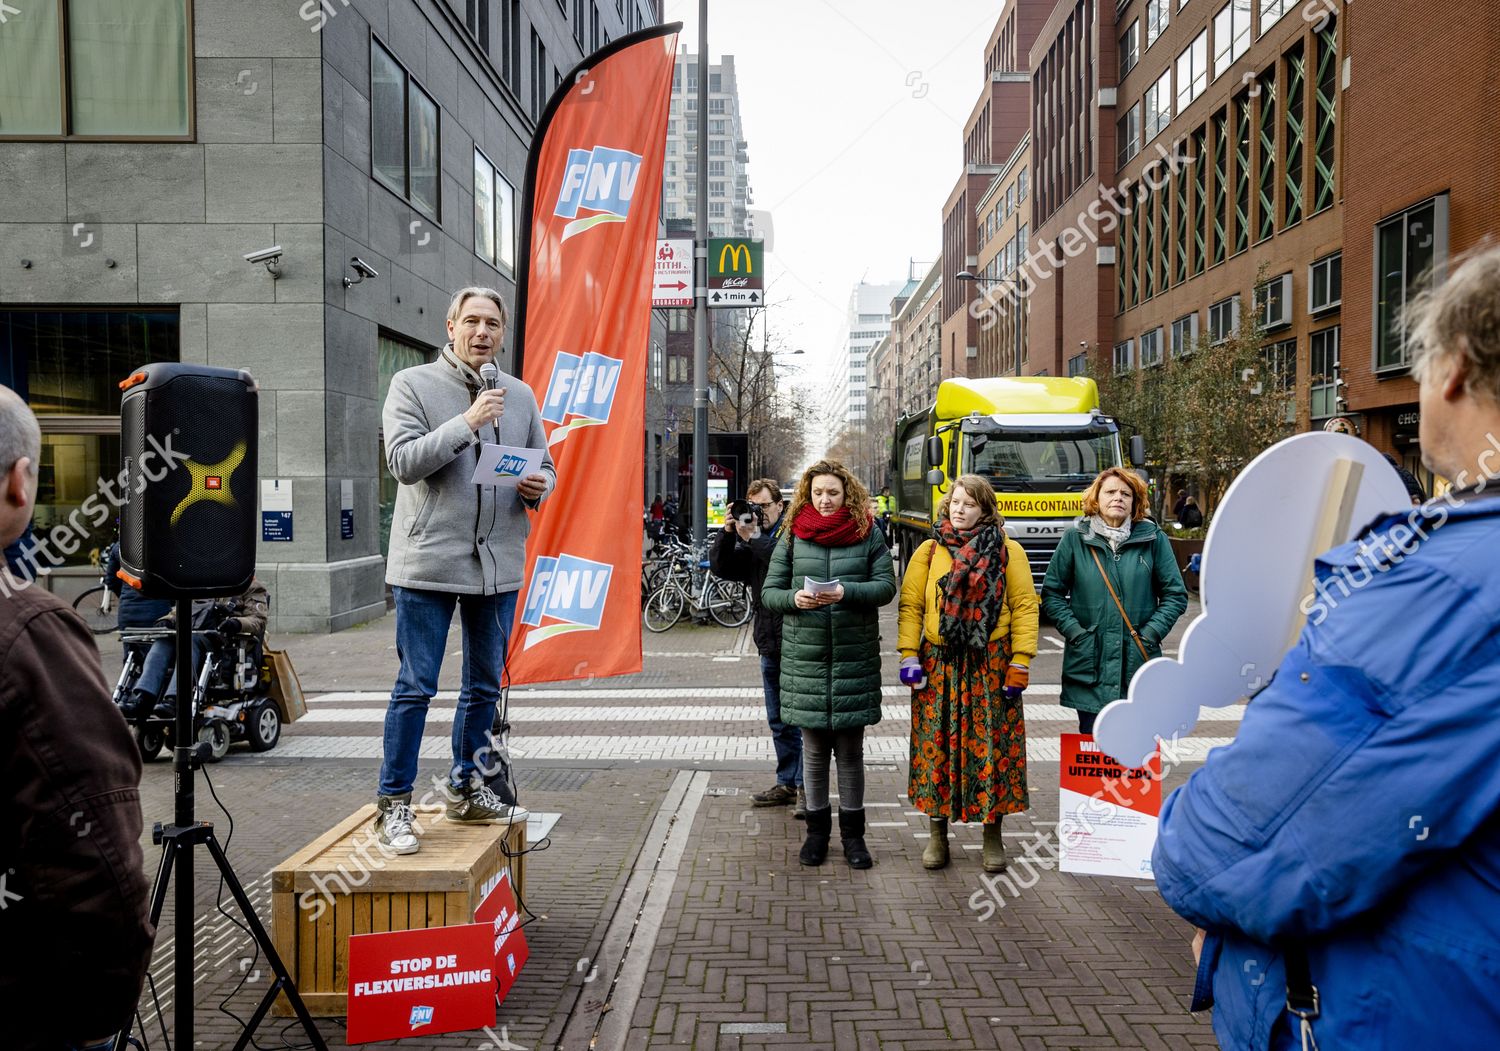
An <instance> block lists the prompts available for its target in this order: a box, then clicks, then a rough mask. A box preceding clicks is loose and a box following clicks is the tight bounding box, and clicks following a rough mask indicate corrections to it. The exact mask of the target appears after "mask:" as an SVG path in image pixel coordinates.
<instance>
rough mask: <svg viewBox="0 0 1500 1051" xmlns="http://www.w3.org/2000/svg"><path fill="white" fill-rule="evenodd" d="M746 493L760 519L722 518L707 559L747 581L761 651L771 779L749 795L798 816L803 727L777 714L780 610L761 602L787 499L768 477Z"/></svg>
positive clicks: (801, 813) (802, 796) (803, 796)
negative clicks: (772, 770)
mask: <svg viewBox="0 0 1500 1051" xmlns="http://www.w3.org/2000/svg"><path fill="white" fill-rule="evenodd" d="M745 495H746V497H747V499H748V502H749V504H750V506H751V509H752V510H753V511H754V512H755V514H756V515H758V516H759V522H757V523H752V524H751V525H745V524H744V523H743V522H740V521H738V520H736V519H734V518H730V519H729V521H727V522H725V523H724V528H723V530H721V531H720V532H719V533H718V534H717V535H716V536H715V537H714V542H713V546H711V547H710V548H709V551H708V564H709V568H710V569H712V570H713V571H714V573H716V574H718V575H719V576H721V577H723V578H724V579H725V580H738V581H740V582H741V583H743V584H748V585H749V586H750V602H751V609H752V610H753V614H754V617H755V620H754V625H753V627H752V629H751V630H752V633H753V634H754V636H755V648H756V650H758V651H759V653H760V677H761V684H762V686H764V688H765V693H766V722H767V723H769V724H770V726H771V743H772V745H773V746H774V747H775V749H776V783H775V784H774V785H772V786H771V787H770V788H768V789H766V790H765V791H764V792H757V793H755V794H754V795H753V796H751V797H750V801H751V802H752V803H753V804H754V805H755V806H758V807H769V806H786V805H787V804H788V803H796V804H797V807H796V810H795V811H794V815H793V816H795V817H797V818H799V819H801V818H804V817H806V816H807V792H806V790H805V789H804V788H803V785H802V733H801V731H799V730H798V729H797V728H796V727H794V726H788V725H787V724H786V723H784V722H782V719H781V614H780V613H776V612H773V611H772V610H769V609H766V607H765V605H764V604H763V603H762V602H761V588H762V586H763V585H764V583H765V579H766V570H768V569H770V567H771V554H772V553H773V552H774V551H775V550H776V541H777V540H779V539H780V538H781V526H782V522H781V512H782V510H783V509H784V508H785V507H786V504H785V502H783V500H782V499H781V487H780V486H779V485H778V484H777V483H776V482H775V481H773V480H772V479H770V478H758V479H756V480H755V481H753V482H751V483H750V488H749V490H748V491H747V492H746V494H745Z"/></svg>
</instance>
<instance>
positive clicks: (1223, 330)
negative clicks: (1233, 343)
mask: <svg viewBox="0 0 1500 1051" xmlns="http://www.w3.org/2000/svg"><path fill="white" fill-rule="evenodd" d="M1239 331H1240V297H1239V296H1230V297H1229V298H1228V299H1221V300H1219V301H1218V302H1217V303H1214V304H1213V305H1211V306H1210V307H1209V308H1208V341H1209V343H1211V344H1213V345H1214V346H1217V345H1218V344H1220V343H1223V342H1225V341H1226V340H1228V339H1230V338H1232V337H1234V336H1236V335H1238V334H1239Z"/></svg>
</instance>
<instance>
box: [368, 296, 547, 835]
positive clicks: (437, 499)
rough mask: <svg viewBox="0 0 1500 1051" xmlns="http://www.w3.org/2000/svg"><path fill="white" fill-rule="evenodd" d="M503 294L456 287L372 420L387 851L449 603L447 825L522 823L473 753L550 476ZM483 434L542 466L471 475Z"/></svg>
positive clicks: (482, 736) (405, 818)
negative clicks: (452, 643)
mask: <svg viewBox="0 0 1500 1051" xmlns="http://www.w3.org/2000/svg"><path fill="white" fill-rule="evenodd" d="M505 323H506V310H505V301H504V300H502V299H501V298H500V293H498V292H496V291H495V290H494V289H491V288H477V287H476V288H465V289H462V290H460V291H459V293H458V294H457V295H455V296H454V297H453V302H452V304H451V305H450V306H449V307H448V338H449V340H450V342H449V343H448V345H447V346H446V347H444V348H443V352H442V354H441V355H439V356H438V359H437V360H436V361H433V362H429V363H428V364H426V365H417V366H415V367H414V368H409V369H403V370H402V371H400V372H398V373H396V375H395V376H394V377H393V378H392V379H391V389H390V393H389V394H388V395H387V396H386V400H385V410H384V414H383V416H382V421H383V426H384V433H385V455H386V463H387V465H388V466H389V467H390V471H391V474H392V475H394V476H395V478H396V481H397V482H398V483H399V488H398V489H397V491H396V509H395V513H394V515H393V516H392V519H391V537H390V557H389V560H388V561H387V563H386V578H385V579H386V582H387V583H389V584H390V585H391V586H392V588H393V589H394V591H395V595H396V650H397V653H398V655H399V658H400V662H401V668H400V671H399V672H398V673H397V675H396V685H395V686H394V688H392V690H391V701H390V705H389V706H388V707H387V708H386V713H385V748H384V750H385V758H384V761H383V762H382V763H381V767H380V787H379V796H378V799H377V807H378V813H377V816H376V819H375V822H376V828H377V830H378V833H379V838H380V841H381V843H382V844H384V845H385V846H386V848H387V849H389V850H390V851H392V852H393V853H397V854H412V853H415V852H416V851H417V850H418V849H419V848H420V843H419V841H418V838H417V837H418V835H419V833H420V831H421V830H420V828H418V827H416V826H415V824H414V822H413V814H412V809H411V793H412V785H413V783H414V782H415V781H416V776H417V758H418V754H419V752H420V750H421V745H422V731H423V728H424V726H425V725H426V722H427V708H428V705H429V704H430V703H431V701H432V697H433V695H434V694H435V693H436V692H437V686H438V672H439V671H440V670H441V668H442V664H443V651H444V649H445V648H446V642H447V638H448V628H449V626H450V625H451V624H452V622H453V608H454V606H457V607H458V612H459V618H460V623H461V624H462V629H463V662H464V663H463V682H462V685H461V687H460V689H459V694H458V710H457V711H456V712H455V713H454V718H453V765H452V767H451V768H450V770H449V774H448V797H449V798H448V810H447V818H448V820H449V821H458V822H469V823H474V824H497V823H506V822H510V821H512V820H525V812H524V811H521V810H520V809H519V808H517V807H512V806H507V805H506V804H505V803H504V802H503V801H502V800H501V799H500V798H499V797H498V796H497V795H495V793H494V792H492V791H491V790H490V789H489V788H487V787H485V785H484V780H483V777H482V776H480V773H479V771H478V769H477V766H476V763H475V756H476V755H477V754H479V753H480V752H482V751H483V750H484V749H485V748H486V746H487V745H488V743H489V742H488V738H487V733H488V731H489V730H490V726H491V722H492V720H493V717H494V713H495V705H496V703H497V702H498V701H499V699H500V678H501V673H502V670H503V667H504V663H505V650H506V644H507V642H508V641H509V638H510V628H511V622H512V621H513V620H514V618H515V612H516V593H517V592H518V591H519V590H520V587H521V577H522V570H523V567H524V565H525V561H526V534H527V531H528V530H529V528H530V524H529V522H528V521H527V518H526V512H527V510H528V509H529V510H535V509H536V508H537V507H539V506H540V505H541V502H542V500H543V499H544V498H545V497H546V495H547V494H548V493H549V492H550V491H551V490H552V489H553V487H554V486H555V485H556V484H557V473H556V471H555V469H554V468H553V465H552V458H551V456H549V455H547V452H546V449H547V438H546V434H545V433H544V432H543V430H542V416H541V412H540V411H539V410H538V408H537V402H536V395H535V394H534V393H533V392H532V390H531V388H530V387H528V386H527V385H526V384H524V383H522V382H521V381H520V380H519V379H517V378H515V377H514V376H508V375H506V374H505V373H503V372H501V371H500V370H499V369H498V368H497V366H496V365H495V363H494V358H495V355H496V354H497V353H499V351H500V344H501V341H502V340H503V339H504V336H505ZM486 443H492V444H497V445H501V446H510V447H517V448H525V449H540V450H542V466H541V471H540V472H538V473H534V474H528V475H526V476H525V477H523V478H522V479H521V480H520V484H519V485H517V486H516V487H515V488H505V487H500V486H495V485H476V484H475V482H474V469H475V467H476V465H477V464H478V462H479V455H480V451H481V450H482V449H483V447H484V445H485V444H486Z"/></svg>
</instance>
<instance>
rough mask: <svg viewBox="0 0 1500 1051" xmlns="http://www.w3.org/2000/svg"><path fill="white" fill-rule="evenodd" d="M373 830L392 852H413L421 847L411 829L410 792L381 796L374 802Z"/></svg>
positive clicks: (383, 844) (382, 843)
mask: <svg viewBox="0 0 1500 1051" xmlns="http://www.w3.org/2000/svg"><path fill="white" fill-rule="evenodd" d="M375 807H376V811H377V812H376V814H375V831H376V833H377V835H378V836H379V838H380V842H381V845H382V846H384V847H385V848H386V849H387V850H389V851H390V852H391V853H392V854H415V853H416V852H417V851H419V850H421V849H422V844H421V843H420V842H419V841H418V840H417V837H416V835H415V833H414V832H413V831H412V821H413V815H412V811H411V793H410V792H407V793H406V794H405V795H399V796H381V797H380V798H379V799H378V800H376V803H375Z"/></svg>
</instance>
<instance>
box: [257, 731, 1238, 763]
mask: <svg viewBox="0 0 1500 1051" xmlns="http://www.w3.org/2000/svg"><path fill="white" fill-rule="evenodd" d="M1231 740H1232V738H1229V737H1192V738H1187V739H1186V740H1184V741H1182V742H1180V744H1179V745H1178V746H1177V752H1176V754H1177V757H1178V760H1179V761H1180V762H1201V761H1202V760H1203V758H1204V756H1206V755H1207V754H1208V751H1209V749H1211V748H1217V747H1219V746H1220V745H1225V744H1228V743H1229V742H1230V741H1231ZM452 747H453V746H452V743H451V742H450V741H449V739H448V738H447V737H446V736H442V737H428V738H426V739H424V740H423V741H422V750H421V757H422V758H423V759H447V758H449V757H450V756H451V754H452ZM910 748H911V743H910V737H909V735H908V734H905V733H900V732H897V733H894V734H882V733H880V732H878V729H876V730H872V732H871V733H869V734H868V735H866V737H865V757H866V758H867V759H873V760H896V759H906V758H907V756H908V754H909V751H910ZM1060 748H1061V740H1060V738H1058V737H1057V736H1029V737H1027V739H1026V757H1027V759H1029V760H1030V761H1032V762H1053V763H1055V762H1057V761H1058V760H1059V758H1060ZM511 754H512V755H513V756H515V758H517V759H570V760H625V761H629V760H651V761H658V760H668V761H674V762H681V763H690V762H700V763H732V762H742V761H752V760H754V761H760V760H772V759H774V758H775V753H774V750H773V748H772V742H771V738H770V736H769V735H767V734H755V735H747V736H743V737H729V736H708V735H696V734H653V735H649V736H642V737H625V736H620V735H617V734H615V735H608V736H604V735H591V734H567V735H562V736H553V735H549V736H542V737H517V738H515V739H514V740H512V742H511ZM274 755H275V757H276V758H284V759H379V758H380V757H381V755H382V738H381V737H379V736H377V735H374V734H371V735H364V736H358V737H288V738H285V739H283V741H282V743H281V744H280V745H278V746H277V748H276V751H275V753H274Z"/></svg>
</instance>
